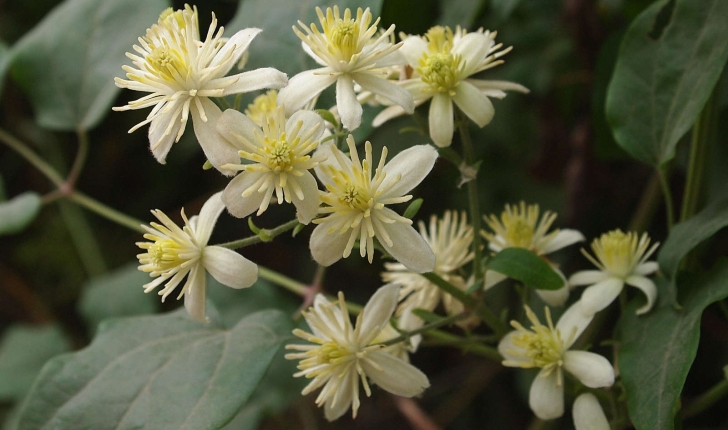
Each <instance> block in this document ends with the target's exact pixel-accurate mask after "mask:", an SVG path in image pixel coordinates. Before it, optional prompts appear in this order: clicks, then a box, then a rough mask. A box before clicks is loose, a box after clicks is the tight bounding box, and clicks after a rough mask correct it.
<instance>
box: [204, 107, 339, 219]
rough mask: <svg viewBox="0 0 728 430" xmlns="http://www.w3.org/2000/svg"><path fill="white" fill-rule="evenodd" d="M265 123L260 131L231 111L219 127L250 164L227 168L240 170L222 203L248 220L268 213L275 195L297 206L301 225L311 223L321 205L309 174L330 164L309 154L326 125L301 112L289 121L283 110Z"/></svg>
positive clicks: (250, 122)
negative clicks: (325, 164) (321, 163)
mask: <svg viewBox="0 0 728 430" xmlns="http://www.w3.org/2000/svg"><path fill="white" fill-rule="evenodd" d="M265 121H266V122H265V124H264V125H263V127H262V128H261V127H259V126H258V125H256V124H255V122H253V120H251V119H250V118H248V117H247V116H245V115H243V114H242V113H240V112H238V111H236V110H232V109H228V110H226V111H225V112H224V113H223V114H222V116H221V117H220V120H219V121H218V122H217V130H218V132H219V133H220V135H221V136H222V137H224V138H225V139H227V140H228V141H230V142H232V144H233V145H234V146H235V147H237V148H239V149H240V150H239V151H238V155H239V156H240V158H242V159H243V160H247V162H246V164H240V163H239V162H237V163H231V164H225V165H223V166H222V168H223V169H230V170H238V171H241V173H240V174H239V175H238V176H236V177H235V178H234V179H233V180H232V181H230V183H229V184H228V186H227V187H225V192H224V193H223V195H222V199H223V201H224V202H225V206H227V208H228V210H229V211H230V213H231V214H233V215H234V216H236V217H238V218H243V217H246V216H248V215H250V214H251V213H253V212H254V211H255V210H256V209H257V210H258V212H257V214H258V215H260V214H262V213H263V212H265V210H266V209H267V208H268V204H269V203H270V201H271V198H272V197H273V194H274V193H275V195H276V198H277V201H278V203H279V204H280V203H283V201H284V200H285V201H286V202H288V203H291V202H292V203H293V204H294V206H296V209H297V211H298V219H299V221H301V222H302V223H304V224H308V223H309V222H311V220H312V219H313V217H315V216H316V214H317V213H318V208H319V205H320V204H321V200H320V198H319V189H318V185H317V184H316V179H314V177H313V175H312V174H311V172H309V169H313V168H314V167H316V166H317V165H318V164H319V163H320V162H321V161H323V160H324V159H325V156H322V155H316V156H314V157H311V156H310V155H309V153H311V152H312V151H313V150H314V149H316V148H317V147H318V144H319V139H320V138H321V135H322V134H323V132H324V129H325V126H324V121H323V120H322V119H321V117H320V116H319V115H318V114H316V113H315V112H313V111H298V112H296V113H294V114H293V116H291V118H289V119H288V120H287V121H286V118H285V116H284V113H283V107H282V106H280V107H278V108H276V109H275V110H274V111H273V113H272V114H269V115H266V116H265Z"/></svg>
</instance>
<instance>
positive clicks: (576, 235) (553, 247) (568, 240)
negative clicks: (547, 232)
mask: <svg viewBox="0 0 728 430" xmlns="http://www.w3.org/2000/svg"><path fill="white" fill-rule="evenodd" d="M584 240H586V239H585V238H584V235H583V234H581V233H580V232H578V231H577V230H571V229H563V230H559V232H558V233H556V237H554V238H553V239H551V241H549V243H548V244H547V245H546V246H544V247H543V248H542V249H540V250H539V251H541V253H542V254H550V253H552V252H554V251H558V250H559V249H561V248H565V247H567V246H569V245H573V244H574V243H576V242H583V241H584Z"/></svg>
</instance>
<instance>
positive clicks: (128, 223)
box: [68, 191, 146, 233]
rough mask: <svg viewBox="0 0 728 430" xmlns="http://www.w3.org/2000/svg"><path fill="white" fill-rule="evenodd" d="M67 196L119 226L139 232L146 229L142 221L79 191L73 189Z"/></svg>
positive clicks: (144, 231) (143, 231)
mask: <svg viewBox="0 0 728 430" xmlns="http://www.w3.org/2000/svg"><path fill="white" fill-rule="evenodd" d="M68 198H69V199H70V200H72V201H74V202H76V203H78V204H79V205H81V206H83V207H85V208H86V209H88V210H90V211H91V212H95V213H96V214H97V215H101V216H102V217H104V218H106V219H108V220H110V221H113V222H115V223H117V224H119V225H121V226H124V227H126V228H128V229H130V230H134V231H136V232H139V233H146V230H144V229H143V228H142V224H144V223H143V222H142V221H140V220H138V219H136V218H133V217H130V216H129V215H126V214H124V213H121V212H119V211H117V210H116V209H114V208H111V207H109V206H106V205H105V204H103V203H101V202H99V201H98V200H95V199H93V198H91V197H89V196H87V195H86V194H83V193H81V192H80V191H73V192H71V193H70V194H69V195H68Z"/></svg>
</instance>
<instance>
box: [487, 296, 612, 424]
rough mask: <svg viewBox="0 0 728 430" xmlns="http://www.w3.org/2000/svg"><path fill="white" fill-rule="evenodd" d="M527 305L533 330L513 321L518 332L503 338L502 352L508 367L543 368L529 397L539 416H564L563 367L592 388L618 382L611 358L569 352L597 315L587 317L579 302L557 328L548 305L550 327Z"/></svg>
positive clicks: (565, 313)
mask: <svg viewBox="0 0 728 430" xmlns="http://www.w3.org/2000/svg"><path fill="white" fill-rule="evenodd" d="M525 308H526V315H527V316H528V319H529V320H530V321H531V323H532V324H533V325H532V326H531V329H530V330H529V329H526V328H525V327H523V326H522V325H521V324H520V323H518V322H517V321H511V325H512V326H513V327H514V328H516V331H512V332H510V333H508V334H507V335H506V336H505V337H504V338H503V339H502V340H501V341H500V344H498V352H500V353H501V355H502V356H503V357H504V358H505V360H503V365H504V366H509V367H521V368H525V369H529V368H536V367H538V368H541V371H540V372H539V373H538V376H536V379H534V381H533V384H532V385H531V390H530V393H529V398H528V404H529V406H530V407H531V410H532V411H533V412H534V413H535V414H536V416H537V417H539V418H541V419H542V420H550V419H554V418H558V417H560V416H561V415H563V413H564V376H563V370H566V371H568V372H569V373H571V374H572V375H574V376H575V377H576V378H577V379H578V380H579V381H581V383H582V384H584V385H586V386H587V387H589V388H601V387H609V386H611V385H612V384H613V383H614V369H613V368H612V365H611V364H610V363H609V360H607V359H606V358H604V357H602V356H601V355H599V354H595V353H593V352H588V351H569V348H571V345H573V343H574V341H576V339H577V338H578V337H579V335H581V333H582V332H583V331H584V329H585V328H586V327H587V326H588V325H589V323H590V322H591V320H592V319H593V315H592V316H586V315H584V314H583V313H582V312H581V309H579V303H578V302H577V303H575V304H574V305H572V306H571V307H570V308H569V309H567V310H566V312H564V314H563V315H562V316H561V318H560V319H559V322H558V323H557V324H556V327H554V324H553V322H552V321H551V312H550V311H549V308H548V307H547V308H545V309H546V321H547V324H548V325H547V326H545V325H543V324H541V322H540V321H539V320H538V317H536V315H535V314H534V313H533V311H532V310H531V309H530V308H529V307H528V306H525ZM562 369H563V370H562Z"/></svg>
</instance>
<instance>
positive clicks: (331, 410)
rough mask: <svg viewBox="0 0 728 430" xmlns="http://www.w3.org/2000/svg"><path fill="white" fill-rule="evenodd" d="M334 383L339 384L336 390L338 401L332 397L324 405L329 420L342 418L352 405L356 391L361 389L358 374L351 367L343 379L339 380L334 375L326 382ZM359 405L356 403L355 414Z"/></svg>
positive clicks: (325, 414)
mask: <svg viewBox="0 0 728 430" xmlns="http://www.w3.org/2000/svg"><path fill="white" fill-rule="evenodd" d="M334 383H338V384H339V387H338V389H337V390H336V402H334V399H333V398H330V399H328V400H327V401H326V404H325V405H324V416H325V417H326V419H327V420H329V421H334V420H336V419H339V418H341V416H342V415H344V414H345V413H346V411H348V410H349V407H351V402H352V400H353V397H354V391H357V392H358V391H359V381H358V375H357V373H356V372H354V371H352V370H351V369H350V370H349V371H348V372H346V374H345V375H344V378H343V379H342V380H337V378H335V377H334V378H332V379H329V381H328V382H327V383H326V384H327V385H328V384H334ZM357 397H358V396H357ZM358 407H359V405H354V412H353V413H354V415H356V412H357V411H356V410H357V409H358Z"/></svg>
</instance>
